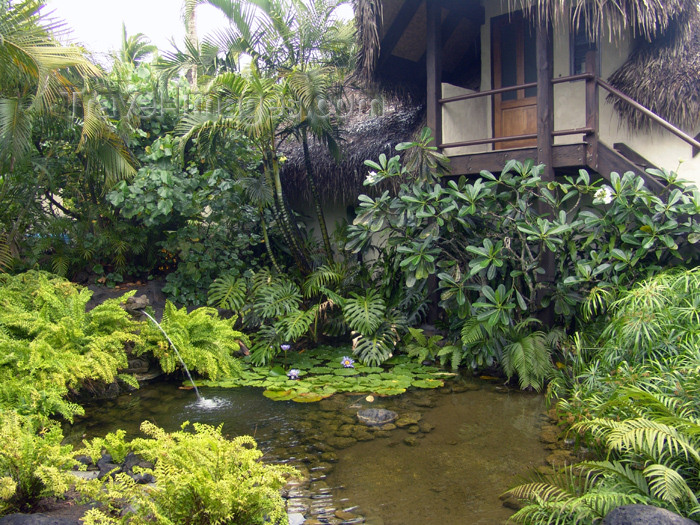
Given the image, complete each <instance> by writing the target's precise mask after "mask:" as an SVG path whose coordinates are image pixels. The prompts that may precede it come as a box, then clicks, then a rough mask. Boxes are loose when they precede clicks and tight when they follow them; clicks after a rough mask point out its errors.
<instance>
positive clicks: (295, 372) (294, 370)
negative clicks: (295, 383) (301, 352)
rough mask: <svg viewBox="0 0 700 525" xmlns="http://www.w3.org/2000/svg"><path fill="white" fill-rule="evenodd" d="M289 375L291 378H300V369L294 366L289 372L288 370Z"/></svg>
mask: <svg viewBox="0 0 700 525" xmlns="http://www.w3.org/2000/svg"><path fill="white" fill-rule="evenodd" d="M287 377H288V378H289V379H299V370H298V369H297V368H292V369H291V370H290V371H289V372H287Z"/></svg>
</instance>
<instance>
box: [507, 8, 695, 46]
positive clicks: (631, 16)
mask: <svg viewBox="0 0 700 525" xmlns="http://www.w3.org/2000/svg"><path fill="white" fill-rule="evenodd" d="M508 5H509V6H510V8H511V9H513V10H517V9H523V10H524V11H525V12H526V13H530V15H531V16H532V17H534V18H536V19H540V20H541V19H545V20H549V21H550V22H551V23H552V24H553V25H554V26H555V27H556V26H557V25H558V24H561V23H562V22H567V23H568V20H569V19H571V21H572V22H573V23H574V25H576V26H578V25H579V24H584V26H585V27H586V28H587V29H588V32H589V34H590V35H591V36H598V35H599V33H600V32H606V33H608V34H610V35H612V36H613V37H614V36H619V35H621V34H622V33H623V31H625V30H627V29H628V28H629V29H631V30H632V34H633V35H635V36H637V35H639V36H641V37H642V38H644V39H645V40H646V41H648V42H651V41H653V40H655V39H656V38H658V37H662V36H663V35H664V34H665V33H666V32H667V31H669V30H673V29H674V28H675V27H678V26H685V25H687V23H688V20H689V19H690V18H691V17H692V16H693V12H694V11H695V10H697V0H651V1H650V0H508Z"/></svg>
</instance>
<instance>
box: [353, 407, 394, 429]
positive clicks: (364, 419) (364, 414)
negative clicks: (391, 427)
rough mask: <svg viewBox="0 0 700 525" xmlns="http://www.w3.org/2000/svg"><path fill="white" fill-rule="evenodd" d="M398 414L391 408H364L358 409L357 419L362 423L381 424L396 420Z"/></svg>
mask: <svg viewBox="0 0 700 525" xmlns="http://www.w3.org/2000/svg"><path fill="white" fill-rule="evenodd" d="M398 417H399V415H398V414H397V413H396V412H394V411H393V410H386V409H384V408H364V409H362V410H358V412H357V419H358V420H359V421H360V423H362V424H363V425H367V426H383V425H387V424H389V423H392V422H394V421H396V419H397V418H398Z"/></svg>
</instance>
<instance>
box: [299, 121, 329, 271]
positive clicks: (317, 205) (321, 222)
mask: <svg viewBox="0 0 700 525" xmlns="http://www.w3.org/2000/svg"><path fill="white" fill-rule="evenodd" d="M301 143H302V145H303V147H304V164H305V165H306V181H307V182H308V184H309V189H310V190H311V198H312V199H313V201H314V210H315V211H316V218H317V219H318V226H319V228H320V230H321V237H322V238H323V248H324V250H325V251H326V259H327V260H328V264H331V263H332V262H333V249H332V248H331V240H330V238H329V237H328V228H327V227H326V217H325V216H324V214H323V208H322V207H321V199H320V197H319V195H318V189H317V188H316V180H315V179H314V172H313V166H312V165H311V156H310V155H309V141H308V139H307V137H306V130H305V129H304V131H303V133H302V136H301Z"/></svg>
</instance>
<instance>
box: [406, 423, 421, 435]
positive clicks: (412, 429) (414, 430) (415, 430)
mask: <svg viewBox="0 0 700 525" xmlns="http://www.w3.org/2000/svg"><path fill="white" fill-rule="evenodd" d="M407 432H408V433H409V434H418V432H420V427H419V426H418V425H411V426H410V427H408V429H407Z"/></svg>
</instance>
